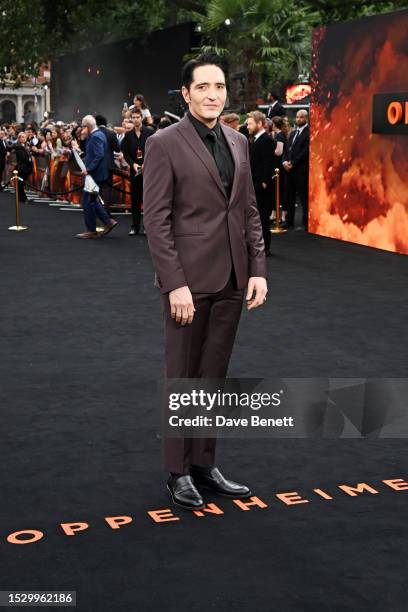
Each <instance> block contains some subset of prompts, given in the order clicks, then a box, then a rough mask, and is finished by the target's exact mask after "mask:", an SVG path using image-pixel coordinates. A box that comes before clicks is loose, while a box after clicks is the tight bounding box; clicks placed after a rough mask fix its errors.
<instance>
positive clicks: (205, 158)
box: [178, 115, 226, 197]
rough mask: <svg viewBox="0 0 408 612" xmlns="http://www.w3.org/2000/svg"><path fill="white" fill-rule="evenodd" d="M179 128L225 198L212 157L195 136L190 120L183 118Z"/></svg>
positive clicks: (198, 137) (196, 135) (197, 136)
mask: <svg viewBox="0 0 408 612" xmlns="http://www.w3.org/2000/svg"><path fill="white" fill-rule="evenodd" d="M178 125H179V128H180V133H181V135H182V136H183V138H184V139H185V141H186V142H187V144H188V145H189V146H190V147H191V149H192V150H193V151H194V153H195V154H196V155H197V156H198V157H199V158H200V160H201V161H202V162H203V164H204V165H205V167H206V168H207V170H208V172H209V173H210V174H211V176H212V178H213V179H214V181H215V183H216V184H217V186H218V187H219V189H220V190H221V193H222V194H223V195H224V196H225V197H226V193H225V189H224V185H223V184H222V181H221V177H220V173H219V172H218V168H217V165H216V163H215V161H214V159H213V157H212V155H211V154H210V153H209V152H208V149H207V147H206V146H205V144H204V143H203V141H202V140H201V138H200V136H199V135H198V134H197V131H196V129H195V127H194V126H193V124H192V123H191V121H190V119H189V118H188V117H187V115H186V116H185V117H183V119H182V120H181V121H180V123H179V124H178Z"/></svg>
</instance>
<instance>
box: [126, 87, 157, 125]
mask: <svg viewBox="0 0 408 612" xmlns="http://www.w3.org/2000/svg"><path fill="white" fill-rule="evenodd" d="M134 109H137V110H141V111H142V119H143V123H144V124H145V125H153V117H152V114H151V112H150V110H149V108H148V106H147V104H146V100H145V99H144V96H142V94H136V95H135V97H134V98H133V106H131V107H130V109H129V110H130V111H132V110H134Z"/></svg>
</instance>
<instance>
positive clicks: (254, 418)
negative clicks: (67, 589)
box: [161, 378, 408, 438]
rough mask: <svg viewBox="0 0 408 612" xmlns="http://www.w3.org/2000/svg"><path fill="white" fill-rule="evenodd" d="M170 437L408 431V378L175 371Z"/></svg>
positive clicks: (165, 413)
mask: <svg viewBox="0 0 408 612" xmlns="http://www.w3.org/2000/svg"><path fill="white" fill-rule="evenodd" d="M161 392H162V423H161V429H162V436H165V437H170V438H184V437H188V438H211V437H217V438H228V437H237V438H269V437H271V438H405V437H408V409H407V399H408V379H407V378H267V379H266V378H264V379H253V378H228V379H203V378H173V379H168V380H167V381H165V383H164V385H163V387H162V389H161Z"/></svg>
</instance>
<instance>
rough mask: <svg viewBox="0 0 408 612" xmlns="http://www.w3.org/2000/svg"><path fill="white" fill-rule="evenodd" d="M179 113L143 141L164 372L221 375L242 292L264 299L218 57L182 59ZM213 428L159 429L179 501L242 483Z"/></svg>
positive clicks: (255, 300) (241, 143) (259, 246)
mask: <svg viewBox="0 0 408 612" xmlns="http://www.w3.org/2000/svg"><path fill="white" fill-rule="evenodd" d="M182 95H183V97H184V99H185V101H186V103H187V104H188V107H189V111H188V113H187V115H186V116H185V117H184V118H183V119H182V120H181V121H180V122H179V123H177V124H174V125H172V126H170V127H168V128H167V129H166V130H159V131H158V132H157V133H156V134H154V135H153V136H151V137H150V138H149V139H148V140H147V142H146V154H145V163H144V170H143V173H144V202H143V204H144V226H145V229H146V233H147V238H148V241H149V247H150V252H151V255H152V259H153V265H154V268H155V271H156V285H157V286H158V287H159V288H160V291H161V293H162V300H163V310H164V320H165V355H166V377H167V378H225V377H226V374H227V369H228V363H229V360H230V356H231V352H232V348H233V344H234V339H235V334H236V330H237V327H238V322H239V318H240V315H241V310H242V304H243V301H244V296H245V289H246V301H247V309H248V310H252V309H253V308H256V307H258V306H260V305H261V304H263V302H264V301H265V300H266V293H267V286H266V260H265V252H264V243H263V239H262V228H261V223H260V219H259V213H258V210H257V206H256V199H255V193H254V189H253V183H252V178H251V171H250V163H249V157H248V144H247V140H246V138H245V137H244V136H242V135H241V134H239V133H237V132H236V130H233V129H231V128H229V127H228V126H225V125H224V124H223V123H221V122H220V121H219V116H220V115H221V112H222V110H223V108H224V105H225V100H226V96H227V90H226V74H225V67H224V65H223V62H222V59H221V58H220V57H219V56H217V55H214V54H202V55H201V56H199V57H198V58H196V59H193V60H190V61H189V62H188V63H187V64H186V65H185V66H184V68H183V74H182ZM215 444H216V440H215V438H205V439H204V438H194V439H192V438H166V437H165V438H164V439H163V457H164V469H165V470H166V471H168V472H170V477H169V479H168V481H167V488H168V491H169V492H170V495H171V498H172V500H173V502H174V503H175V504H177V505H179V506H181V507H183V508H188V509H191V510H197V509H199V508H203V507H204V502H203V498H202V496H201V493H200V492H199V490H200V489H201V488H209V489H211V490H213V491H215V492H217V493H219V494H221V495H225V496H230V497H234V498H238V497H248V496H249V495H251V492H250V490H249V488H248V487H247V486H245V485H242V484H238V483H236V482H233V481H231V480H227V479H226V478H225V477H224V476H223V475H222V474H221V472H220V471H219V470H218V468H217V467H216V466H215V465H214V457H215Z"/></svg>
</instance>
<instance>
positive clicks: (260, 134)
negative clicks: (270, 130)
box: [254, 128, 266, 140]
mask: <svg viewBox="0 0 408 612" xmlns="http://www.w3.org/2000/svg"><path fill="white" fill-rule="evenodd" d="M265 133H266V130H264V129H263V128H262V130H260V131H259V132H258V133H257V134H255V136H254V140H258V138H259V137H260V136H262V134H265Z"/></svg>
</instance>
